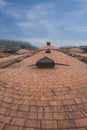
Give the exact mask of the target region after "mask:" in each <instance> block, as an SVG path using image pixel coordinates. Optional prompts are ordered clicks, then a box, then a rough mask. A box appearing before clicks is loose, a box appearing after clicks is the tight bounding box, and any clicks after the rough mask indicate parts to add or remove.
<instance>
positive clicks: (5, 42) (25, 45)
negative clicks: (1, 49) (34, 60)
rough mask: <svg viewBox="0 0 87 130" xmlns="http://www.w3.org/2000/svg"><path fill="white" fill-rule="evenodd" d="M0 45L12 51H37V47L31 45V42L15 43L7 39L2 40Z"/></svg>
mask: <svg viewBox="0 0 87 130" xmlns="http://www.w3.org/2000/svg"><path fill="white" fill-rule="evenodd" d="M0 45H3V46H5V49H6V50H11V49H18V48H22V49H37V47H35V46H33V45H31V44H30V43H29V42H25V41H15V40H5V39H0Z"/></svg>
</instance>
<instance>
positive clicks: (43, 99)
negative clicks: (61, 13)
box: [0, 51, 87, 130]
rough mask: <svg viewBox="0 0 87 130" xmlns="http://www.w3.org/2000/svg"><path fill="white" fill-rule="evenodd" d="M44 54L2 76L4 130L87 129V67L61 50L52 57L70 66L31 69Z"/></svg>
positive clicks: (0, 121) (0, 106)
mask: <svg viewBox="0 0 87 130" xmlns="http://www.w3.org/2000/svg"><path fill="white" fill-rule="evenodd" d="M44 55H45V54H44V52H43V51H42V52H39V53H37V54H36V55H35V56H32V57H30V58H27V59H25V60H24V61H22V62H21V63H20V68H15V69H10V68H9V69H7V70H5V71H4V72H2V73H0V126H1V129H3V130H12V129H14V130H28V129H29V130H58V129H60V130H63V129H64V130H86V129H87V81H86V79H87V66H86V65H85V64H83V63H81V62H80V61H77V60H75V59H74V58H71V57H68V56H66V55H64V54H62V53H61V52H57V51H56V52H55V51H53V53H52V54H50V55H49V57H50V58H52V59H54V60H55V61H56V62H61V63H64V64H68V65H69V66H61V65H56V66H55V67H54V68H53V69H38V68H37V67H36V66H29V65H31V64H32V63H35V62H36V60H37V59H39V57H42V56H44ZM46 55H47V54H46ZM60 57H61V58H60ZM31 61H32V62H31ZM70 61H73V62H72V63H71V62H70Z"/></svg>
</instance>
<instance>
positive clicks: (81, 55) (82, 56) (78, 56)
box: [68, 53, 87, 63]
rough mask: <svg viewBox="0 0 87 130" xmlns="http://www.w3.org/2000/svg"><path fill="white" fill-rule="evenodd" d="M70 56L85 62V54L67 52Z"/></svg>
mask: <svg viewBox="0 0 87 130" xmlns="http://www.w3.org/2000/svg"><path fill="white" fill-rule="evenodd" d="M68 54H69V55H70V56H72V57H75V58H77V59H78V60H80V61H82V62H84V63H87V56H85V55H84V54H79V53H78V54H77V53H68Z"/></svg>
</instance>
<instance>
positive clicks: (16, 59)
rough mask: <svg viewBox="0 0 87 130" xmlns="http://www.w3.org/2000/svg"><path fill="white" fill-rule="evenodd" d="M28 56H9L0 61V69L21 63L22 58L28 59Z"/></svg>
mask: <svg viewBox="0 0 87 130" xmlns="http://www.w3.org/2000/svg"><path fill="white" fill-rule="evenodd" d="M29 56H30V54H24V55H20V56H19V55H18V56H17V55H16V56H9V57H6V58H2V59H0V69H2V68H5V67H8V66H10V65H11V64H14V63H16V62H20V61H22V60H23V59H24V58H26V57H29Z"/></svg>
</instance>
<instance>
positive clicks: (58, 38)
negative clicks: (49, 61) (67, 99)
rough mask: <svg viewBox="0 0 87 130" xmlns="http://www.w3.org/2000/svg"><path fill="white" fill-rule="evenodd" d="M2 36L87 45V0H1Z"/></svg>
mask: <svg viewBox="0 0 87 130" xmlns="http://www.w3.org/2000/svg"><path fill="white" fill-rule="evenodd" d="M0 38H5V39H14V40H23V41H28V42H30V43H32V44H33V45H35V46H43V45H45V43H46V41H50V42H52V44H53V45H55V46H67V45H87V0H0Z"/></svg>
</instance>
